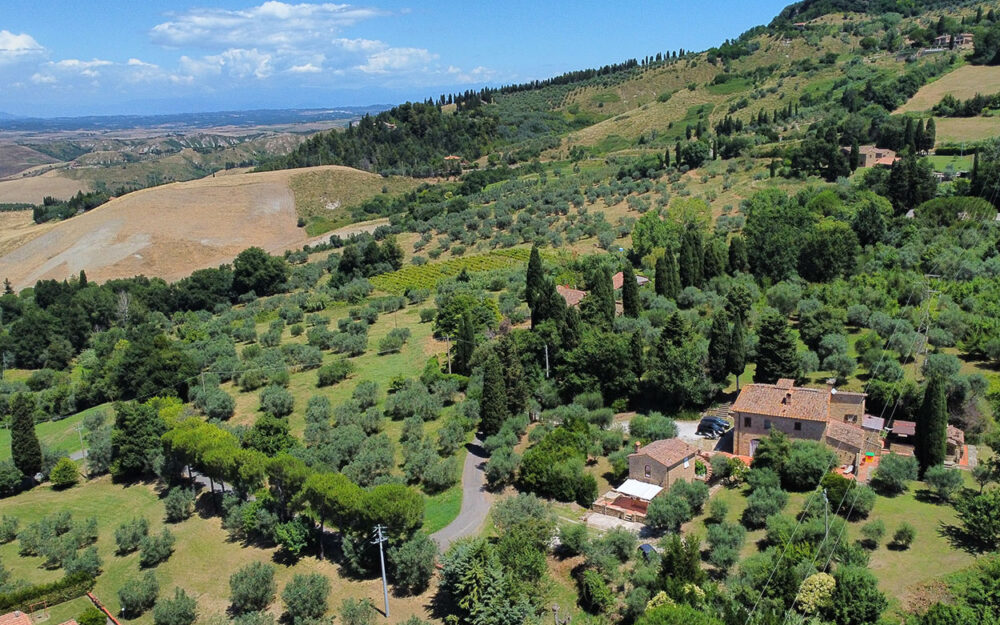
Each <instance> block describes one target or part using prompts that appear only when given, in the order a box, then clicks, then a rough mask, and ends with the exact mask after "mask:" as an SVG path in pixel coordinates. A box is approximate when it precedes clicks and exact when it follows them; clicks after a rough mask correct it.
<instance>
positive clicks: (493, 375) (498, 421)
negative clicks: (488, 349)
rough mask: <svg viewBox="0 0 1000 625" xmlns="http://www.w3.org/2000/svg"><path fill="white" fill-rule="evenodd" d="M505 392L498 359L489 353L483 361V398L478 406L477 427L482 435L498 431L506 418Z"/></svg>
mask: <svg viewBox="0 0 1000 625" xmlns="http://www.w3.org/2000/svg"><path fill="white" fill-rule="evenodd" d="M506 393H507V390H506V388H505V386H504V380H503V372H502V371H501V368H500V359H499V358H497V355H496V354H495V353H490V354H489V355H488V356H487V357H486V362H485V363H483V398H482V402H481V403H480V406H479V415H480V418H479V428H480V429H481V430H482V432H483V435H484V436H492V435H493V434H496V433H497V432H499V431H500V428H501V426H503V422H504V421H505V420H506V419H507V397H506Z"/></svg>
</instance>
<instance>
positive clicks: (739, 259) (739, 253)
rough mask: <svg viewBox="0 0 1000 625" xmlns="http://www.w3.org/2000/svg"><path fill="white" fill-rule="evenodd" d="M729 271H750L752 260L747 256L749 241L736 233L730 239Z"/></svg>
mask: <svg viewBox="0 0 1000 625" xmlns="http://www.w3.org/2000/svg"><path fill="white" fill-rule="evenodd" d="M729 271H731V272H733V273H736V272H738V271H740V272H743V273H747V272H749V271H750V260H749V259H748V258H747V241H746V239H744V238H743V237H742V236H739V235H736V236H734V237H733V238H732V240H730V241H729Z"/></svg>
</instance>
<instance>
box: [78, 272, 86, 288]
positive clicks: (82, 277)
mask: <svg viewBox="0 0 1000 625" xmlns="http://www.w3.org/2000/svg"><path fill="white" fill-rule="evenodd" d="M77 286H78V287H79V288H81V289H84V288H87V272H85V271H84V270H83V269H81V270H80V279H79V282H78V284H77Z"/></svg>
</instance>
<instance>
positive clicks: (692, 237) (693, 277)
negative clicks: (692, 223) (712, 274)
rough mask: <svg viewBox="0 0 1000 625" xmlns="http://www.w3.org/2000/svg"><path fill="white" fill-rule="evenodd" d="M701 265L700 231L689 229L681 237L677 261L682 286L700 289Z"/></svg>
mask: <svg viewBox="0 0 1000 625" xmlns="http://www.w3.org/2000/svg"><path fill="white" fill-rule="evenodd" d="M703 263H704V252H703V251H702V241H701V231H699V230H698V229H697V228H693V227H690V228H688V229H687V230H685V231H684V236H682V237H681V251H680V254H679V257H678V260H677V264H678V272H679V275H680V279H681V285H682V286H684V287H689V286H694V287H698V288H701V285H702V282H703V279H704V272H703Z"/></svg>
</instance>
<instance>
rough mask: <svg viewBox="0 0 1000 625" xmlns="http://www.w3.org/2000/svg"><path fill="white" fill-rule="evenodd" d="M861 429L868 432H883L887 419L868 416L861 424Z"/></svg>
mask: <svg viewBox="0 0 1000 625" xmlns="http://www.w3.org/2000/svg"><path fill="white" fill-rule="evenodd" d="M861 427H863V428H865V429H866V430H881V429H882V428H884V427H885V419H883V418H881V417H875V416H872V415H870V414H866V415H865V416H864V419H863V420H862V422H861Z"/></svg>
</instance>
